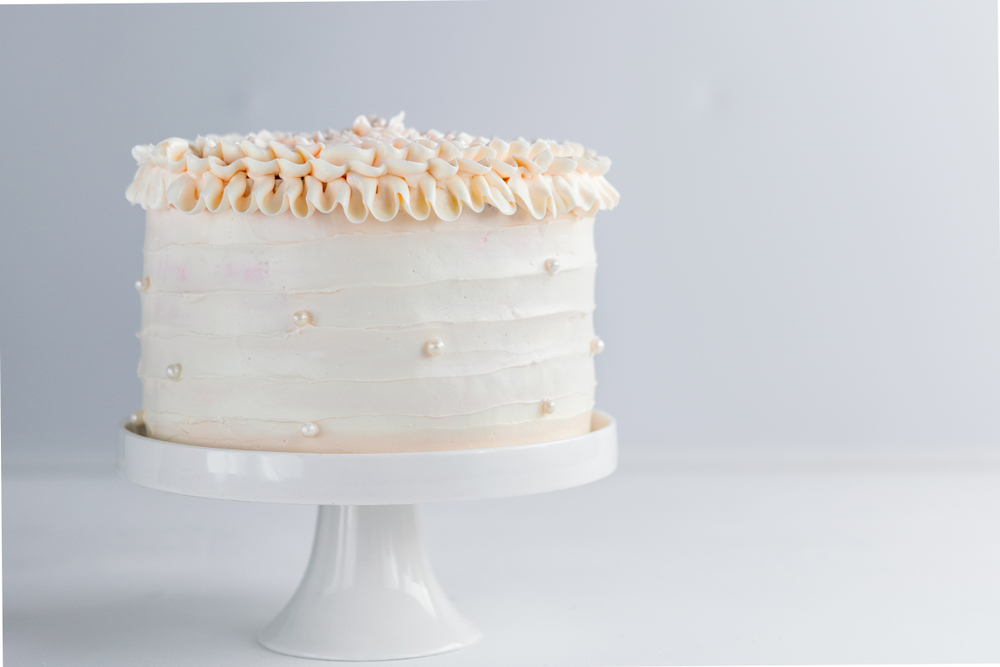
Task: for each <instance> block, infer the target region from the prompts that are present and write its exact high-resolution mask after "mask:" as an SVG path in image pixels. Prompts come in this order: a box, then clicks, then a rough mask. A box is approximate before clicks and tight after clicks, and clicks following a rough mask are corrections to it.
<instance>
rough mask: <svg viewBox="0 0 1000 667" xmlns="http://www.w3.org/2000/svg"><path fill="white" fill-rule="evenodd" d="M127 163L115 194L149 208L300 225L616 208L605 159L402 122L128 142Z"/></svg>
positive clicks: (560, 146) (363, 120) (361, 121)
mask: <svg viewBox="0 0 1000 667" xmlns="http://www.w3.org/2000/svg"><path fill="white" fill-rule="evenodd" d="M132 155H133V157H135V159H136V162H138V164H139V170H138V171H137V172H136V175H135V179H134V180H133V181H132V185H131V186H129V188H128V190H127V191H126V193H125V196H126V197H127V198H128V200H129V201H130V202H132V203H133V204H139V205H141V206H142V207H143V208H145V209H147V210H149V209H167V208H170V207H171V206H172V207H174V208H176V209H178V210H180V211H183V212H185V213H198V212H201V211H211V212H217V211H225V210H227V209H230V208H231V209H233V210H234V211H236V212H238V213H253V212H255V211H261V212H262V213H265V214H267V215H279V214H281V213H285V212H286V211H291V212H292V214H293V215H295V216H296V217H298V218H305V217H307V216H309V215H312V214H313V213H314V212H316V211H319V212H322V213H329V212H331V211H332V210H333V209H334V208H336V207H337V205H340V206H341V207H342V208H343V209H344V213H345V214H346V216H347V218H348V219H349V220H350V221H351V222H362V221H364V220H365V219H366V218H367V217H368V214H369V213H370V214H371V215H372V216H373V217H375V218H376V219H378V220H390V219H392V218H394V217H395V216H396V214H397V213H399V211H400V210H403V211H405V212H406V213H407V214H408V215H410V216H412V217H413V218H416V219H417V220H424V219H426V218H427V217H428V216H430V214H431V213H433V214H434V215H436V216H437V217H438V218H440V219H442V220H454V219H455V218H457V217H458V216H459V215H460V214H461V212H462V208H463V206H467V207H469V208H471V209H472V210H473V211H476V212H480V211H482V210H483V208H484V207H485V205H486V204H490V205H491V206H494V207H495V208H496V209H497V210H499V211H500V212H502V213H504V214H507V215H512V214H514V213H515V212H516V211H517V209H518V208H521V209H523V210H525V211H527V212H528V213H530V214H531V215H532V217H534V218H535V219H536V220H541V219H542V218H544V217H545V215H546V214H547V213H548V214H550V215H556V214H561V213H574V214H577V215H592V214H593V213H594V212H596V211H597V210H599V209H610V208H613V207H614V206H615V205H616V204H617V203H618V192H617V191H616V190H615V189H614V188H613V187H612V186H611V184H610V183H608V182H607V180H605V178H604V174H605V173H606V172H607V171H608V168H609V167H610V166H611V161H610V160H608V159H607V158H605V157H600V156H598V155H596V154H595V153H594V152H593V151H590V150H585V149H584V148H583V146H581V145H579V144H575V143H570V142H563V143H557V142H555V141H544V140H539V141H535V142H528V141H525V140H523V139H518V140H516V141H512V142H509V143H508V142H506V141H501V140H500V139H492V140H491V139H487V138H485V137H473V136H471V135H468V134H465V133H461V134H456V133H451V134H442V133H441V132H437V131H435V130H430V131H428V132H418V131H417V130H414V129H412V128H407V127H406V126H405V125H404V124H403V114H399V115H398V116H396V117H394V118H392V119H391V120H390V121H388V122H386V121H385V120H384V119H382V118H376V117H375V116H359V117H358V119H357V120H355V121H354V125H353V127H351V128H350V129H347V130H344V131H343V132H337V131H334V130H330V131H328V132H315V133H312V134H288V133H271V132H258V133H256V134H248V135H246V136H240V135H235V134H227V135H224V136H218V135H208V136H207V137H198V138H197V139H195V140H194V141H187V140H185V139H177V138H172V139H167V140H165V141H161V142H160V143H158V144H156V145H155V146H154V145H152V144H150V145H146V146H136V147H135V148H133V149H132Z"/></svg>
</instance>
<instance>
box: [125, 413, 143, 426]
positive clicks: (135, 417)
mask: <svg viewBox="0 0 1000 667" xmlns="http://www.w3.org/2000/svg"><path fill="white" fill-rule="evenodd" d="M128 423H129V424H131V425H132V426H142V425H143V423H145V420H143V418H142V410H136V411H135V412H133V413H132V414H130V415H129V416H128Z"/></svg>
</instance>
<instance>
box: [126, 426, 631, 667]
mask: <svg viewBox="0 0 1000 667" xmlns="http://www.w3.org/2000/svg"><path fill="white" fill-rule="evenodd" d="M617 463H618V436H617V432H616V429H615V422H614V419H612V418H611V416H610V415H607V414H605V413H603V412H599V411H596V410H595V411H594V416H593V421H592V423H591V431H590V432H589V433H586V434H583V435H579V436H576V437H573V438H566V439H564V440H554V441H551V442H541V443H537V444H533V445H518V446H512V447H496V448H492V449H473V450H454V451H445V452H411V453H400V454H303V453H296V452H267V451H251V450H239V449H235V450H227V449H216V448H212V447H196V446H193V445H182V444H178V443H174V442H164V441H162V440H156V439H155V438H148V437H146V436H145V435H144V434H142V433H141V432H136V431H135V430H134V429H133V428H131V427H130V426H128V425H127V424H125V423H123V424H122V425H121V426H120V427H119V429H118V471H119V473H120V474H121V476H122V477H124V478H125V479H127V480H129V481H130V482H133V483H135V484H139V485H141V486H145V487H148V488H151V489H159V490H161V491H170V492H172V493H181V494H185V495H189V496H200V497H202V498H220V499H226V500H246V501H252V502H265V503H268V502H270V503H298V504H305V505H319V515H318V516H317V519H316V537H315V541H314V542H313V550H312V556H311V558H310V560H309V566H308V567H307V568H306V573H305V576H303V578H302V583H300V584H299V588H298V590H297V591H296V592H295V594H294V595H293V596H292V599H291V601H289V603H288V605H287V606H286V607H285V609H284V610H283V611H282V612H281V613H280V614H278V617H277V618H275V619H274V621H273V622H272V623H271V624H270V625H269V626H268V627H267V628H266V629H265V630H264V631H263V632H262V633H261V634H260V643H261V644H263V645H264V646H266V647H267V648H269V649H271V650H272V651H276V652H278V653H285V654H287V655H294V656H298V657H304V658H320V659H327V660H385V659H393V658H415V657H418V656H424V655H433V654H435V653H443V652H445V651H451V650H454V649H458V648H461V647H463V646H468V645H469V644H471V643H473V642H475V641H476V640H477V639H479V636H480V635H479V631H478V630H477V629H476V628H475V627H474V626H473V625H472V624H470V623H469V622H468V621H467V620H465V618H464V617H463V616H462V615H461V614H460V613H458V611H457V610H456V609H455V607H454V606H452V604H451V602H449V601H448V598H447V597H446V596H445V594H444V592H443V591H442V590H441V587H440V586H439V585H438V583H437V580H436V579H435V578H434V574H433V572H431V568H430V564H429V563H428V560H427V555H426V553H425V552H424V546H423V541H422V540H421V538H420V530H419V527H418V523H417V511H416V507H415V506H416V505H417V504H419V503H435V502H460V501H466V500H485V499H487V498H511V497H514V496H523V495H527V494H532V493H546V492H548V491H558V490H560V489H569V488H572V487H574V486H580V485H581V484H588V483H590V482H593V481H595V480H598V479H601V478H602V477H606V476H607V475H610V474H611V473H612V472H613V471H614V469H615V466H616V465H617Z"/></svg>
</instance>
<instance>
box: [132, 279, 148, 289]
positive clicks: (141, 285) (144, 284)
mask: <svg viewBox="0 0 1000 667" xmlns="http://www.w3.org/2000/svg"><path fill="white" fill-rule="evenodd" d="M135 288H136V289H137V290H139V291H140V292H145V291H146V290H148V289H149V278H139V279H138V280H137V281H135Z"/></svg>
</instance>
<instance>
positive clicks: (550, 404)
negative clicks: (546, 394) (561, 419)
mask: <svg viewBox="0 0 1000 667" xmlns="http://www.w3.org/2000/svg"><path fill="white" fill-rule="evenodd" d="M555 411H556V402H555V401H553V400H552V399H551V398H546V399H545V400H544V401H542V412H544V413H545V414H547V415H551V414H552V413H553V412H555Z"/></svg>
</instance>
